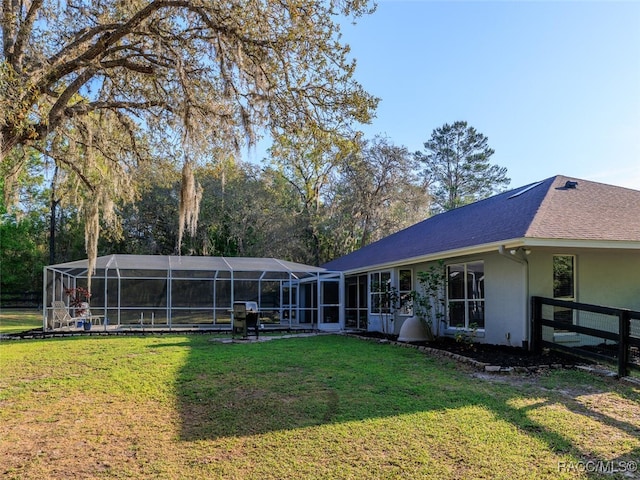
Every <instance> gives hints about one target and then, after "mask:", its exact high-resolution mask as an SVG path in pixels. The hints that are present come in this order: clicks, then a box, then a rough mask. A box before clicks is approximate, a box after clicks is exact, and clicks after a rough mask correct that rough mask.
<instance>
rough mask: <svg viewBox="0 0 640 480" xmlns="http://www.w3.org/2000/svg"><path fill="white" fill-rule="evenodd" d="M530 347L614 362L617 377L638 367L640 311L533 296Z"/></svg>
mask: <svg viewBox="0 0 640 480" xmlns="http://www.w3.org/2000/svg"><path fill="white" fill-rule="evenodd" d="M531 303H532V308H531V311H532V321H533V332H532V347H533V349H534V350H536V351H540V350H542V348H544V347H547V348H551V349H555V350H561V351H564V352H567V353H570V354H573V355H577V356H580V357H586V358H590V359H594V360H597V361H604V362H607V363H615V364H617V366H618V376H620V377H626V376H628V375H629V372H630V369H631V368H633V369H638V370H640V312H636V311H632V310H626V309H622V308H613V307H603V306H599V305H589V304H586V303H577V302H569V301H564V300H555V299H551V298H543V297H532V299H531Z"/></svg>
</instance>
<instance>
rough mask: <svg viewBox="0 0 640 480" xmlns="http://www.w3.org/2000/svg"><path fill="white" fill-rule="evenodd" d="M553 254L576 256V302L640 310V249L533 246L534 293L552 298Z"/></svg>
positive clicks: (531, 274) (531, 273) (531, 260)
mask: <svg viewBox="0 0 640 480" xmlns="http://www.w3.org/2000/svg"><path fill="white" fill-rule="evenodd" d="M553 255H575V257H576V266H575V270H576V272H575V273H576V285H575V289H576V301H577V302H581V303H590V304H594V305H604V306H607V307H618V308H628V309H631V310H639V311H640V251H638V250H616V251H612V250H604V249H603V250H596V249H593V250H587V249H568V248H556V249H549V248H545V249H540V248H538V249H532V253H531V255H530V257H531V258H530V259H529V260H530V264H531V271H530V285H531V295H537V296H541V297H547V298H552V297H553Z"/></svg>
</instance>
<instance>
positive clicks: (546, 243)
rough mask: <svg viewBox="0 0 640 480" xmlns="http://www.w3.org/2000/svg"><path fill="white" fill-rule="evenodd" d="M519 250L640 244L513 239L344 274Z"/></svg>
mask: <svg viewBox="0 0 640 480" xmlns="http://www.w3.org/2000/svg"><path fill="white" fill-rule="evenodd" d="M518 247H529V248H534V247H548V248H588V249H619V250H640V242H639V241H624V240H584V239H558V238H527V237H522V238H512V239H509V240H501V241H499V242H491V243H485V244H482V245H474V246H473V247H464V248H457V249H452V250H443V251H440V252H435V253H431V254H428V255H420V256H416V257H408V258H403V259H401V260H395V261H393V262H386V263H377V264H371V265H367V266H364V267H358V268H353V269H348V270H344V272H343V273H344V274H345V275H357V274H361V273H365V272H371V271H376V270H388V269H392V268H397V267H401V266H405V265H410V264H416V263H426V262H434V261H438V260H446V259H452V258H458V257H464V256H470V255H478V254H481V253H487V252H496V251H498V250H500V249H501V248H502V249H504V250H509V249H513V248H518Z"/></svg>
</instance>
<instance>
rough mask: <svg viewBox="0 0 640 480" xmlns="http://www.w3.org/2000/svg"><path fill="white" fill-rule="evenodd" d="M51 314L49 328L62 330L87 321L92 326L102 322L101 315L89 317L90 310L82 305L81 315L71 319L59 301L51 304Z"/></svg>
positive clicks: (62, 303) (87, 305) (66, 309)
mask: <svg viewBox="0 0 640 480" xmlns="http://www.w3.org/2000/svg"><path fill="white" fill-rule="evenodd" d="M51 307H52V312H53V322H52V325H51V328H53V329H56V328H63V327H76V326H77V322H86V321H89V322H91V323H92V324H100V321H101V320H102V318H103V317H102V316H101V315H91V310H89V304H85V303H83V304H82V310H83V314H82V315H81V316H78V317H72V316H71V315H70V314H69V309H68V308H67V306H66V305H65V303H64V302H63V301H61V300H56V301H53V302H51Z"/></svg>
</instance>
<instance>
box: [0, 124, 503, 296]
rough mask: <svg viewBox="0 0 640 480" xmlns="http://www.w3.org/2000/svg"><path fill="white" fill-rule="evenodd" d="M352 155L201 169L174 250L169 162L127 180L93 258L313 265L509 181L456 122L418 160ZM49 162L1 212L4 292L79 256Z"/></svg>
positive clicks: (218, 163)
mask: <svg viewBox="0 0 640 480" xmlns="http://www.w3.org/2000/svg"><path fill="white" fill-rule="evenodd" d="M456 132H457V133H456ZM443 135H444V136H445V137H446V139H443ZM458 137H459V138H458ZM357 146H358V148H357V149H354V150H351V151H348V152H347V153H339V152H338V151H336V150H332V149H330V148H326V146H321V147H318V145H317V144H315V143H313V142H311V141H310V142H309V143H306V144H305V143H304V142H300V141H297V142H295V144H294V143H292V142H288V141H286V140H285V139H280V140H278V142H276V143H274V146H273V147H272V148H271V149H269V151H268V153H269V156H268V158H267V159H265V160H264V161H263V162H262V164H252V163H245V162H242V161H239V160H238V159H237V158H235V157H234V156H233V155H229V156H227V157H226V158H218V159H216V160H215V161H213V160H212V161H210V162H200V163H201V165H199V166H197V167H196V168H195V171H194V172H193V175H194V178H195V179H196V181H197V184H198V189H199V190H200V195H201V200H200V205H199V212H198V223H197V226H196V227H195V229H194V230H193V231H192V232H190V233H188V234H187V235H185V237H184V239H183V240H182V242H180V241H179V240H178V235H179V229H178V222H179V218H180V205H181V201H180V195H181V193H182V191H183V180H182V170H181V167H180V165H179V164H177V163H176V162H175V161H172V160H170V159H165V160H164V161H160V160H156V162H154V163H153V164H149V165H146V166H144V167H141V168H140V169H139V170H138V171H137V172H136V174H135V175H136V178H135V184H136V185H137V186H138V189H139V192H138V193H137V198H136V199H135V201H132V202H129V201H121V202H120V203H119V204H117V205H115V207H114V212H115V213H116V216H117V219H118V220H117V221H116V222H114V223H112V224H111V225H107V224H105V225H103V228H102V235H101V237H100V239H99V242H98V247H97V254H98V255H103V254H109V253H128V254H161V255H175V254H181V255H214V256H255V257H275V258H283V259H288V260H292V261H296V262H301V263H305V264H311V265H321V264H322V263H325V262H327V261H329V260H331V259H334V258H336V257H339V256H341V255H345V254H347V253H350V252H352V251H354V250H356V249H358V248H360V247H362V246H364V245H367V244H369V243H371V242H374V241H376V240H378V239H380V238H383V237H385V236H387V235H390V234H392V233H394V232H396V231H398V230H401V229H403V228H406V227H408V226H410V225H412V224H414V223H416V222H418V221H421V220H423V219H425V218H427V217H428V216H430V215H432V214H437V213H440V212H442V211H446V210H449V209H452V208H456V207H459V206H462V205H464V204H466V203H470V202H472V201H475V200H477V199H480V198H484V197H486V196H488V195H490V194H492V193H494V192H495V191H498V190H500V189H501V188H503V187H504V186H505V185H506V183H507V182H508V179H507V178H506V169H504V168H503V167H498V166H496V165H492V164H491V163H490V157H491V155H492V154H493V150H492V149H490V148H489V147H488V146H487V138H486V137H485V136H484V135H482V134H480V133H478V132H477V131H476V130H475V129H473V127H470V126H468V125H467V124H466V122H456V123H454V124H451V125H448V124H445V125H444V126H442V127H440V128H438V129H436V130H434V131H433V132H432V135H431V137H430V139H429V140H428V141H427V142H425V144H424V146H425V148H424V151H421V152H414V153H411V152H409V151H408V149H407V148H406V147H403V146H397V145H395V144H394V143H393V142H392V141H391V140H390V139H389V138H386V137H381V136H378V137H374V138H373V139H371V140H363V141H360V142H359V143H358V145H357ZM50 164H51V161H47V160H46V159H45V158H43V157H42V156H37V155H34V156H33V157H32V158H31V159H30V170H29V172H30V173H29V174H28V175H25V176H24V177H23V178H22V179H21V180H20V183H21V188H20V191H19V192H20V193H19V202H18V207H17V208H16V207H13V208H9V209H7V207H6V205H5V204H4V203H2V208H1V209H0V213H2V223H1V224H0V238H1V239H2V252H1V257H0V260H1V265H2V270H1V273H2V288H3V290H4V291H5V292H6V291H14V292H15V291H30V290H38V289H39V288H40V287H41V285H40V283H41V272H42V268H43V266H44V265H46V264H49V263H61V262H66V261H72V260H77V259H82V258H86V255H87V253H86V242H85V230H86V222H87V219H86V217H84V216H83V215H82V208H81V207H80V206H79V205H78V204H77V203H76V202H75V197H74V194H73V192H70V191H69V190H68V185H65V184H64V182H62V183H60V182H61V179H60V178H59V177H58V176H57V175H56V174H55V166H54V172H52V171H51V165H50ZM0 185H2V186H3V184H0Z"/></svg>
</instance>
